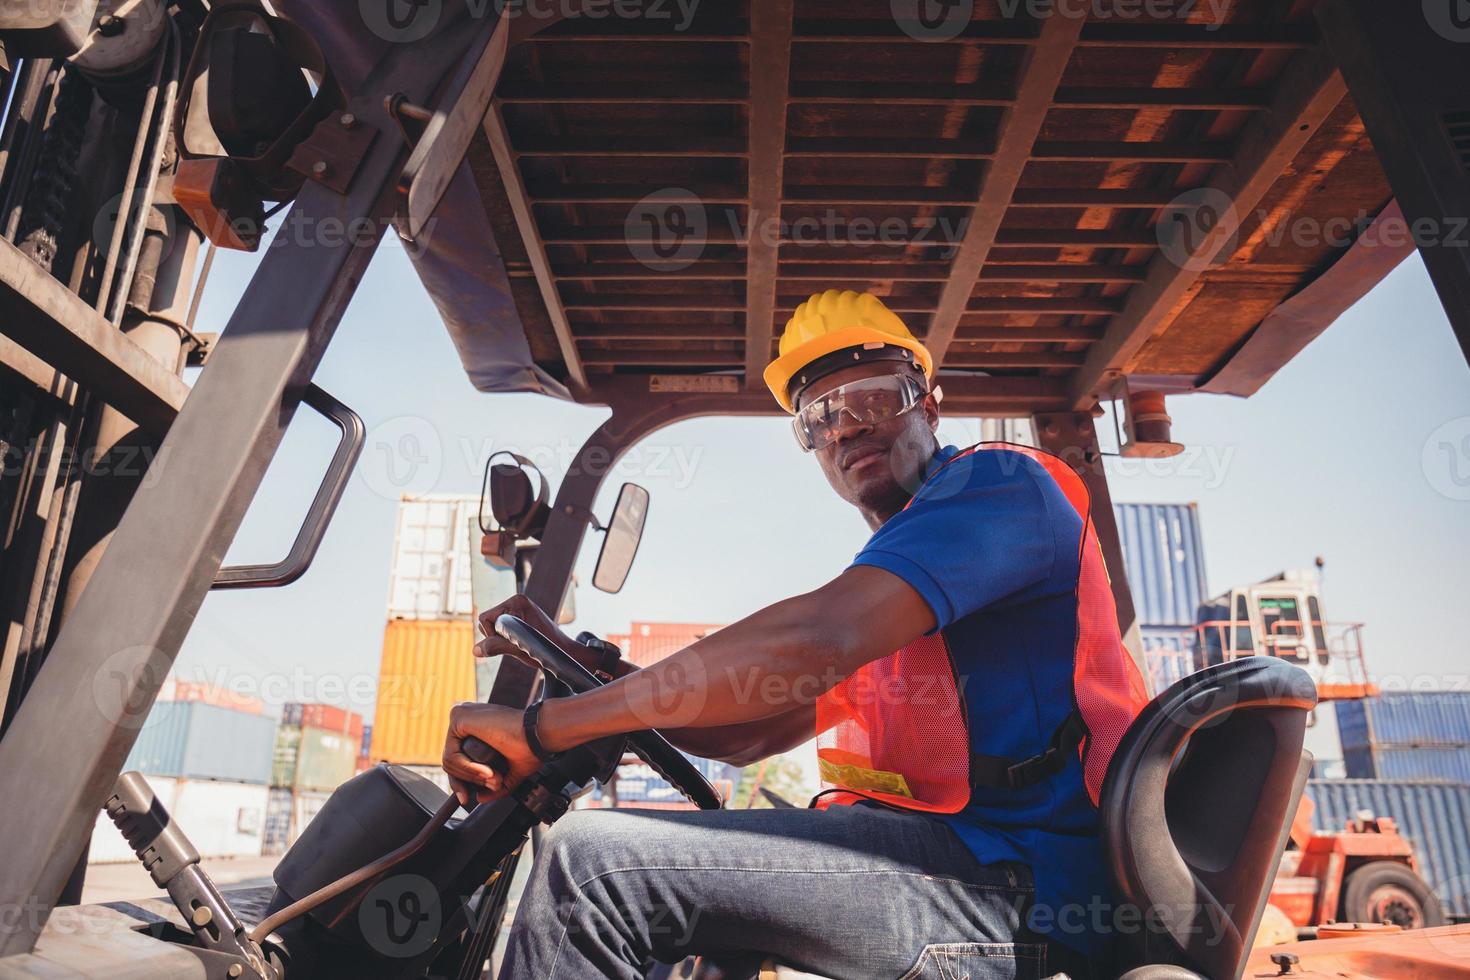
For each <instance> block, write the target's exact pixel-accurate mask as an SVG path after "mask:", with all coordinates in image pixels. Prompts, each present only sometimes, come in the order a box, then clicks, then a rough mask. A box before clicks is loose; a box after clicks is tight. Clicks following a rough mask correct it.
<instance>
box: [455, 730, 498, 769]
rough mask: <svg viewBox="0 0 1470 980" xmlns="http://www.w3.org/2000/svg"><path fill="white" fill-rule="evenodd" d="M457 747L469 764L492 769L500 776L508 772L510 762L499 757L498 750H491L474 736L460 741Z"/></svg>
mask: <svg viewBox="0 0 1470 980" xmlns="http://www.w3.org/2000/svg"><path fill="white" fill-rule="evenodd" d="M459 746H460V749H462V750H463V751H464V754H465V757H466V758H468V759H469V760H470V761H471V762H475V763H478V764H480V765H482V766H485V767H486V768H488V769H493V770H495V771H496V772H498V773H500V774H501V775H502V776H504V775H505V774H506V773H508V772H510V760H509V759H507V758H506V757H505V756H503V755H501V754H500V752H499V750H497V749H494V748H491V747H490V746H489V745H488V744H486V743H485V742H482V741H480V740H479V739H478V738H475V736H473V735H471V736H469V737H468V738H465V739H463V740H461V741H460V743H459Z"/></svg>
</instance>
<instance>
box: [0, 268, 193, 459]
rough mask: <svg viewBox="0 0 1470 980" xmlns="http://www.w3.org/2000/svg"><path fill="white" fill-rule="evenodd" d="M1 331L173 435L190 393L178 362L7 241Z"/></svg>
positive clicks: (1, 274)
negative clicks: (139, 340)
mask: <svg viewBox="0 0 1470 980" xmlns="http://www.w3.org/2000/svg"><path fill="white" fill-rule="evenodd" d="M0 333H3V334H4V335H5V336H7V337H9V338H10V339H11V340H13V341H14V342H15V343H16V344H18V345H19V346H20V347H22V348H24V349H25V350H27V351H29V352H30V353H31V354H33V355H34V356H35V357H38V358H40V359H41V360H42V361H44V362H45V363H46V364H48V365H50V366H51V367H53V368H55V369H56V370H59V371H62V372H64V373H65V374H66V376H67V377H68V378H70V379H71V380H73V381H75V382H77V383H78V384H80V385H81V386H82V387H83V388H86V389H90V390H91V391H93V392H95V393H96V394H97V395H98V396H99V397H100V398H101V399H102V400H103V401H104V402H106V403H107V404H109V405H111V406H113V407H114V408H116V409H117V410H118V411H119V412H122V413H123V414H124V415H126V416H127V417H128V418H130V419H132V420H133V421H134V422H136V423H138V424H139V425H141V426H143V427H144V428H146V429H148V430H149V431H151V432H153V433H155V434H158V435H162V434H164V433H167V432H168V429H169V426H170V425H172V424H173V420H174V417H175V416H177V415H178V413H179V409H180V408H182V407H183V405H184V399H185V398H187V397H188V395H189V386H188V385H186V384H184V382H183V380H182V379H181V378H179V376H178V375H176V374H175V373H174V372H173V369H172V365H169V366H165V365H164V364H162V363H161V362H160V361H159V360H158V359H157V358H155V357H153V356H152V355H150V354H149V353H148V352H147V351H145V350H143V348H141V347H139V346H138V345H137V344H135V343H133V342H132V341H131V340H129V339H128V338H127V337H126V336H125V335H124V334H123V333H122V331H120V330H118V329H117V328H116V327H114V326H113V325H112V324H111V323H109V322H108V321H107V319H106V318H105V317H103V316H102V315H101V314H99V313H98V312H97V311H96V310H94V309H93V308H92V307H91V306H90V305H88V304H87V303H85V302H83V301H82V299H81V298H80V297H78V296H77V295H76V294H75V293H73V292H72V291H71V290H69V289H67V288H66V287H65V286H63V285H62V284H61V283H59V282H57V281H56V280H55V279H54V278H52V276H51V274H50V273H48V272H47V271H46V270H44V269H42V268H41V267H40V266H38V265H37V264H36V263H35V262H33V261H31V259H29V258H28V257H27V256H26V255H25V253H24V252H22V251H21V250H20V249H18V248H16V247H15V246H14V245H12V244H10V243H9V242H7V241H3V240H0ZM35 366H36V365H34V363H32V368H34V367H35Z"/></svg>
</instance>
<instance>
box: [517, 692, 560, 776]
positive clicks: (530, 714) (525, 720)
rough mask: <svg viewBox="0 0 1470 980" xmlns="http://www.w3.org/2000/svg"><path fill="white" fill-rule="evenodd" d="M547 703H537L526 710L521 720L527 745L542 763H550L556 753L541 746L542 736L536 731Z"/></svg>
mask: <svg viewBox="0 0 1470 980" xmlns="http://www.w3.org/2000/svg"><path fill="white" fill-rule="evenodd" d="M545 703H546V702H545V701H537V702H536V703H535V704H533V705H531V706H530V707H529V708H527V709H526V713H525V715H524V716H522V719H521V730H522V731H523V732H524V733H525V736H526V745H527V747H528V748H530V750H531V754H532V755H534V756H535V757H536V758H538V759H540V760H541V761H542V762H550V761H551V760H552V758H553V757H554V756H555V755H556V753H555V752H551V751H548V750H547V748H546V746H545V745H543V744H541V736H540V734H539V733H538V732H537V730H536V726H537V725H538V723H539V722H540V719H541V706H542V705H543V704H545Z"/></svg>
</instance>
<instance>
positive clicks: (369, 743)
mask: <svg viewBox="0 0 1470 980" xmlns="http://www.w3.org/2000/svg"><path fill="white" fill-rule="evenodd" d="M372 754H373V726H372V725H363V726H362V741H361V742H359V743H358V745H357V755H358V758H361V759H367V758H370V757H371V756H372Z"/></svg>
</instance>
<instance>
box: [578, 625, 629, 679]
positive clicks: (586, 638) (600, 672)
mask: <svg viewBox="0 0 1470 980" xmlns="http://www.w3.org/2000/svg"><path fill="white" fill-rule="evenodd" d="M577 642H578V643H580V644H582V645H583V646H584V647H586V648H587V649H589V650H591V651H592V652H593V653H594V654H596V655H597V666H595V667H593V668H592V673H594V674H596V675H597V676H598V678H599V679H600V680H602V682H603V683H607V682H609V681H613V680H616V679H617V674H615V673H614V671H615V670H617V666H618V664H620V663H622V662H623V651H622V650H621V649H619V648H618V645H617V644H616V643H609V642H608V641H607V640H604V639H602V638H601V637H599V636H598V635H597V634H595V633H593V632H591V631H589V630H583V631H582V632H580V633H578V634H577Z"/></svg>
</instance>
